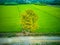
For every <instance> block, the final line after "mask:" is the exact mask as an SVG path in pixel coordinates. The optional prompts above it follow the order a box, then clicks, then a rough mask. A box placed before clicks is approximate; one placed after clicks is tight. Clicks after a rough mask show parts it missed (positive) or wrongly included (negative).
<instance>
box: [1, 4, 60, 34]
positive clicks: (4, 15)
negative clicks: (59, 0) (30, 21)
mask: <svg viewBox="0 0 60 45" xmlns="http://www.w3.org/2000/svg"><path fill="white" fill-rule="evenodd" d="M27 9H32V10H34V12H35V13H36V15H38V17H39V18H38V24H39V28H38V29H37V30H35V31H34V32H41V33H42V32H44V33H46V32H60V7H56V6H49V5H46V6H40V5H34V4H22V5H0V32H21V31H22V27H21V25H20V21H21V20H20V17H21V14H22V13H23V12H24V11H25V10H27Z"/></svg>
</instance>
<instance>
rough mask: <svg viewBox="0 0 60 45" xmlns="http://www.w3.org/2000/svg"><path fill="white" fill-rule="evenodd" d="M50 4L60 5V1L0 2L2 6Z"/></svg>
mask: <svg viewBox="0 0 60 45" xmlns="http://www.w3.org/2000/svg"><path fill="white" fill-rule="evenodd" d="M27 3H29V4H30V3H31V4H35V3H36V4H50V5H60V0H0V4H27Z"/></svg>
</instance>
